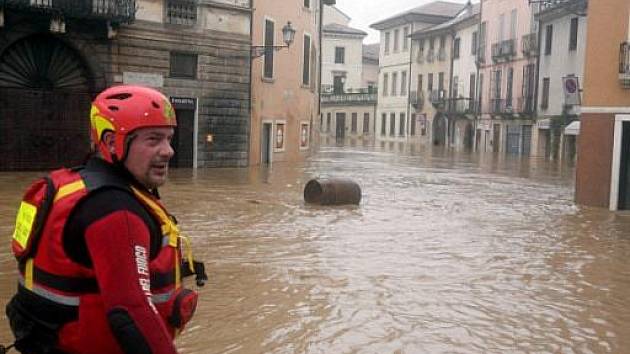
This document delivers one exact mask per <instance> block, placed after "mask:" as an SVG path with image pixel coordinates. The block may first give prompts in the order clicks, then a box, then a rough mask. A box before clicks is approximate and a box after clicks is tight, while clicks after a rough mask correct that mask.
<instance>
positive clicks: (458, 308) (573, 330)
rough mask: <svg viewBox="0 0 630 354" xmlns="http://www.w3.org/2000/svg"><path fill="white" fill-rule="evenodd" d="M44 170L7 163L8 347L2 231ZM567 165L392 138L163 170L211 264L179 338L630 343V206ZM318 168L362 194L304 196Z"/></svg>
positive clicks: (533, 345)
mask: <svg viewBox="0 0 630 354" xmlns="http://www.w3.org/2000/svg"><path fill="white" fill-rule="evenodd" d="M37 175H38V174H36V173H0V221H1V222H0V234H2V235H5V246H3V247H2V248H0V304H1V305H2V316H1V317H0V343H5V344H6V343H8V342H9V340H10V338H11V336H10V333H9V330H8V324H7V320H6V317H5V316H4V305H5V304H6V302H7V301H8V299H9V297H10V296H11V294H12V293H13V291H14V289H15V282H16V280H15V279H16V273H15V270H14V268H15V265H14V261H13V258H12V255H11V254H10V247H9V240H10V234H11V232H12V227H13V223H14V217H15V212H16V208H17V205H18V204H19V199H20V196H21V194H22V191H23V189H24V187H25V186H26V185H27V184H28V182H29V181H30V180H31V179H32V178H34V177H35V176H37ZM573 176H574V170H573V169H572V168H571V167H569V166H564V165H561V164H558V163H557V162H551V163H550V162H546V161H542V160H536V159H531V160H530V159H526V160H522V159H520V158H519V157H501V158H498V157H494V156H492V155H479V154H468V153H453V152H444V151H435V150H434V151H429V150H423V149H422V148H421V147H414V146H407V145H399V144H393V145H392V144H387V145H385V146H381V145H377V147H323V148H322V149H321V151H320V152H319V153H318V154H316V155H314V156H313V157H312V158H310V159H309V160H308V161H307V162H305V163H303V164H297V165H287V164H275V165H273V167H272V168H251V169H210V170H199V171H196V172H193V171H190V170H177V171H173V173H172V176H171V181H170V183H169V184H168V186H167V187H166V188H164V189H163V190H162V195H163V199H164V201H165V203H166V205H167V206H168V207H169V210H170V211H171V212H172V213H174V214H175V215H176V216H177V217H178V219H179V222H180V224H181V228H182V229H183V231H184V232H185V233H186V234H187V235H189V236H190V237H191V238H192V239H193V243H194V246H195V252H196V256H197V257H198V258H201V259H204V260H205V261H206V267H207V269H208V271H209V275H210V281H209V283H208V284H207V285H206V287H204V288H203V289H201V299H200V303H199V306H198V310H197V315H196V317H195V318H194V320H193V321H192V322H191V324H189V327H188V328H187V330H186V331H185V332H184V333H183V334H182V336H181V337H180V338H179V339H178V348H179V349H180V351H181V352H182V353H184V354H189V353H226V354H227V353H396V354H398V353H533V352H536V353H623V352H628V351H629V350H630V336H629V335H628V334H630V297H629V296H628V294H630V264H629V261H628V260H629V259H630V232H629V231H630V214H624V213H612V212H609V211H607V210H603V209H595V208H583V207H578V206H576V205H574V203H573V178H574V177H573ZM314 177H347V178H351V179H354V180H355V181H357V182H358V183H359V184H360V185H361V188H362V190H363V200H362V202H361V205H360V206H355V207H332V208H324V207H318V206H309V205H305V204H304V202H303V196H302V192H303V189H304V185H305V184H306V182H308V180H309V179H311V178H314ZM190 285H191V286H192V284H190Z"/></svg>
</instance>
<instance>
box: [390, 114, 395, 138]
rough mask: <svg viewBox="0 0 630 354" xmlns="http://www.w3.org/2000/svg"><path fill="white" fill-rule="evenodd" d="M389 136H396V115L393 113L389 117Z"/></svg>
mask: <svg viewBox="0 0 630 354" xmlns="http://www.w3.org/2000/svg"><path fill="white" fill-rule="evenodd" d="M389 135H390V136H394V135H396V113H391V114H390V115H389Z"/></svg>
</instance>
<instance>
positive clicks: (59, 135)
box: [0, 34, 94, 170]
mask: <svg viewBox="0 0 630 354" xmlns="http://www.w3.org/2000/svg"><path fill="white" fill-rule="evenodd" d="M93 87H94V80H93V78H92V75H91V74H90V70H89V69H88V67H87V65H86V63H85V62H84V60H83V59H82V57H81V56H80V55H79V53H78V52H77V51H75V50H74V49H72V48H71V47H70V46H68V45H67V44H65V43H64V42H63V41H61V40H59V39H57V38H56V37H54V36H52V35H50V34H35V35H32V36H28V37H25V38H22V39H20V40H18V41H16V42H14V43H13V44H11V45H10V46H8V47H6V49H5V50H4V51H3V52H2V53H1V54H0V169H2V170H33V169H50V168H56V167H60V166H71V165H74V164H77V163H80V162H81V160H82V159H83V158H84V157H85V156H86V154H87V152H88V151H89V119H88V116H89V110H90V102H91V93H92V91H93Z"/></svg>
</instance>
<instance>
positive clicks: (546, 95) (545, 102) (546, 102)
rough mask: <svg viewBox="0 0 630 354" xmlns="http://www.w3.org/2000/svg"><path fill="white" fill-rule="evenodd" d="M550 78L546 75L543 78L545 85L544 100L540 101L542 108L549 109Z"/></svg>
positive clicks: (543, 89) (543, 88)
mask: <svg viewBox="0 0 630 354" xmlns="http://www.w3.org/2000/svg"><path fill="white" fill-rule="evenodd" d="M549 85H550V81H549V78H548V77H546V78H544V79H543V87H542V100H541V102H540V108H542V109H547V108H549Z"/></svg>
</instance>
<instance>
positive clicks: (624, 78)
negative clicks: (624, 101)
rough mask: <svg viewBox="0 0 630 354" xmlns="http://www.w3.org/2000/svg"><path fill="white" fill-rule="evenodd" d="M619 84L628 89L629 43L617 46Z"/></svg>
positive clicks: (629, 68) (629, 72) (629, 79)
mask: <svg viewBox="0 0 630 354" xmlns="http://www.w3.org/2000/svg"><path fill="white" fill-rule="evenodd" d="M619 82H620V83H621V85H623V87H624V88H627V89H630V42H623V43H621V45H620V46H619Z"/></svg>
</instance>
